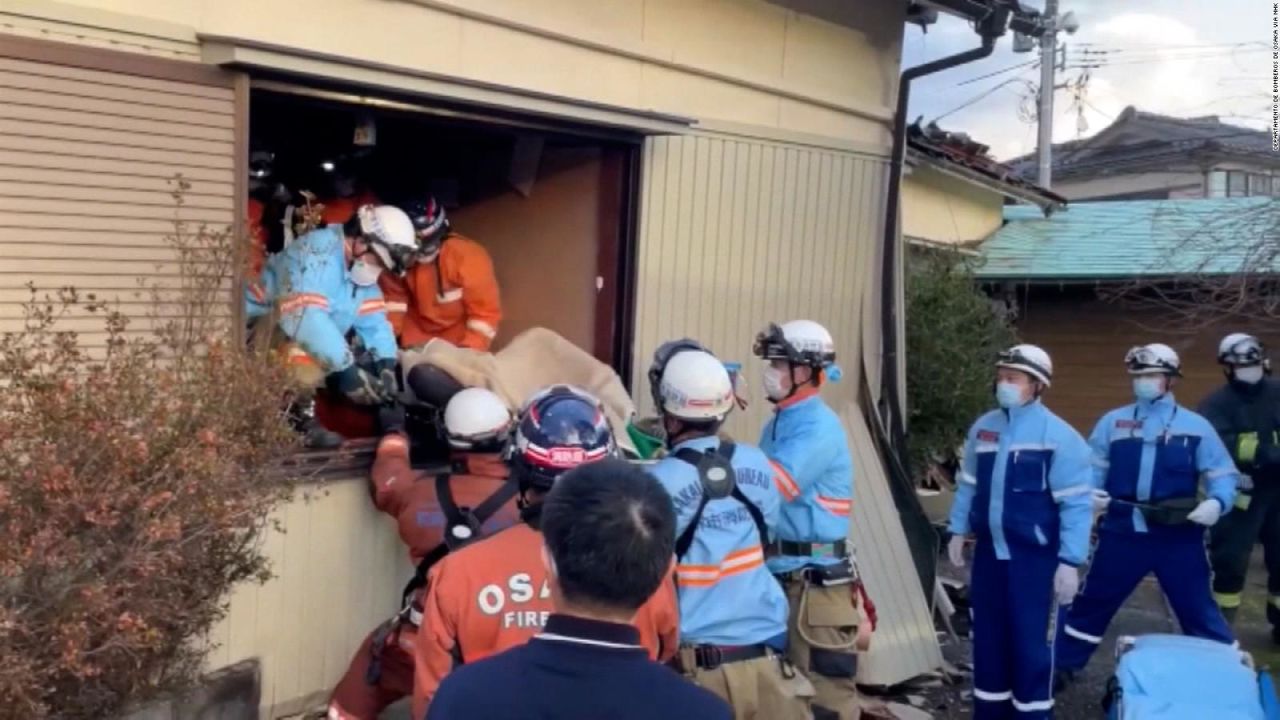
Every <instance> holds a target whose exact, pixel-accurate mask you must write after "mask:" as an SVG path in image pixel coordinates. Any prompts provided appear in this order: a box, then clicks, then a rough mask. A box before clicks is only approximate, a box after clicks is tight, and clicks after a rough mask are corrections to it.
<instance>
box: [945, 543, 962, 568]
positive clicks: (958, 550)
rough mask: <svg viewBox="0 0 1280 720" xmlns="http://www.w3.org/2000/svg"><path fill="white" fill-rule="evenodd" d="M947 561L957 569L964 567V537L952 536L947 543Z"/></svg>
mask: <svg viewBox="0 0 1280 720" xmlns="http://www.w3.org/2000/svg"><path fill="white" fill-rule="evenodd" d="M947 559H948V560H950V561H951V564H952V565H955V566H956V567H958V568H962V567H964V536H963V535H952V536H951V542H949V543H947Z"/></svg>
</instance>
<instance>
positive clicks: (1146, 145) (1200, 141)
mask: <svg viewBox="0 0 1280 720" xmlns="http://www.w3.org/2000/svg"><path fill="white" fill-rule="evenodd" d="M1191 153H1216V154H1221V155H1239V156H1247V157H1249V158H1250V159H1251V160H1254V161H1257V162H1260V163H1261V162H1268V161H1270V162H1275V161H1276V158H1275V157H1274V156H1273V155H1272V154H1271V135H1270V134H1269V133H1267V132H1264V131H1261V130H1254V129H1252V128H1247V127H1241V126H1239V125H1231V124H1229V123H1224V122H1222V120H1220V119H1219V118H1218V116H1217V115H1203V116H1200V117H1190V118H1178V117H1173V116H1170V115H1161V114H1159V113H1153V112H1146V111H1143V110H1138V109H1137V108H1135V107H1133V106H1132V105H1130V106H1129V107H1127V108H1125V109H1124V111H1123V112H1121V113H1120V115H1119V117H1117V118H1116V119H1115V122H1113V123H1111V124H1110V125H1108V126H1107V127H1105V128H1103V129H1102V130H1101V131H1099V132H1098V133H1097V134H1095V135H1093V136H1091V137H1087V138H1083V139H1080V140H1072V141H1069V142H1064V143H1057V144H1055V145H1054V146H1053V174H1054V178H1055V179H1057V178H1060V177H1070V176H1072V175H1083V174H1089V173H1094V172H1101V171H1103V170H1104V169H1118V168H1120V167H1121V166H1123V165H1128V164H1143V163H1148V162H1155V161H1160V160H1164V159H1166V158H1168V157H1171V156H1183V157H1185V156H1186V155H1188V154H1191ZM1008 164H1009V166H1010V167H1011V168H1013V170H1014V172H1015V173H1017V174H1018V175H1020V176H1022V177H1033V176H1034V175H1035V172H1036V167H1037V166H1036V155H1035V153H1030V154H1027V155H1022V156H1020V157H1016V158H1013V159H1012V160H1009V161H1008Z"/></svg>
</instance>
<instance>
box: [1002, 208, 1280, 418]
mask: <svg viewBox="0 0 1280 720" xmlns="http://www.w3.org/2000/svg"><path fill="white" fill-rule="evenodd" d="M1005 217H1006V219H1007V223H1006V224H1005V226H1004V227H1003V228H1002V229H1000V230H999V231H997V232H996V233H995V235H993V236H992V237H991V239H990V240H988V241H987V242H985V243H983V245H982V246H981V248H980V252H981V255H982V262H981V263H980V265H979V266H978V269H977V275H978V277H979V279H980V280H981V281H982V282H983V283H984V284H985V285H987V286H988V289H989V291H990V292H991V293H992V294H993V295H994V296H995V297H997V298H1002V299H1003V300H1004V301H1005V302H1007V303H1008V304H1009V305H1010V306H1011V309H1012V311H1013V315H1014V318H1015V322H1016V324H1017V329H1018V333H1019V334H1020V335H1021V337H1022V338H1023V339H1024V340H1026V341H1027V342H1032V343H1036V344H1038V345H1042V346H1044V347H1045V349H1046V350H1048V351H1049V353H1050V354H1051V355H1052V356H1053V361H1054V378H1053V388H1052V389H1051V390H1050V391H1049V395H1048V403H1049V404H1050V405H1051V406H1052V407H1053V409H1054V410H1055V411H1056V412H1058V413H1060V414H1061V415H1062V416H1063V417H1064V418H1065V419H1066V420H1067V421H1068V422H1070V423H1071V424H1072V425H1074V426H1075V427H1076V429H1078V430H1080V431H1081V432H1082V433H1088V432H1090V431H1091V430H1092V429H1093V424H1094V423H1095V422H1097V420H1098V419H1099V418H1100V417H1101V416H1102V414H1103V413H1104V412H1106V411H1107V410H1109V409H1111V408H1114V407H1117V406H1119V405H1122V404H1124V403H1127V402H1131V401H1132V392H1131V389H1130V379H1129V377H1128V375H1127V374H1126V373H1125V368H1124V364H1123V363H1124V356H1125V353H1126V352H1127V351H1128V350H1129V348H1131V347H1133V346H1135V345H1141V344H1145V343H1150V342H1164V343H1167V344H1169V345H1170V346H1172V347H1173V348H1174V349H1175V350H1177V351H1178V353H1179V355H1180V356H1181V358H1182V363H1183V373H1184V375H1185V377H1184V378H1183V380H1182V381H1181V383H1180V386H1179V388H1178V389H1177V390H1176V394H1177V396H1178V399H1179V400H1180V401H1181V402H1182V403H1184V404H1186V405H1190V406H1195V405H1196V404H1197V403H1199V401H1200V400H1201V399H1202V398H1203V397H1204V396H1206V395H1207V394H1208V393H1209V392H1211V391H1212V390H1213V389H1214V388H1215V387H1217V386H1218V385H1219V383H1220V382H1221V381H1222V379H1223V376H1222V373H1221V371H1220V370H1219V367H1218V365H1217V362H1216V353H1217V346H1218V341H1219V340H1220V339H1221V338H1222V337H1223V336H1224V335H1226V334H1228V333H1230V332H1235V331H1243V332H1252V333H1254V334H1257V335H1259V336H1260V337H1262V339H1263V340H1264V342H1267V344H1268V345H1269V346H1270V347H1272V348H1280V336H1276V335H1272V334H1268V333H1267V332H1266V330H1267V328H1266V326H1263V325H1262V324H1260V323H1257V322H1241V323H1239V324H1237V323H1233V322H1213V323H1210V324H1208V326H1207V327H1205V326H1204V323H1200V327H1194V328H1191V329H1187V326H1186V325H1184V324H1183V323H1182V320H1183V319H1184V318H1183V317H1182V316H1181V313H1180V312H1175V311H1174V310H1173V309H1172V308H1171V307H1169V306H1168V305H1167V304H1165V301H1162V300H1160V299H1158V298H1159V296H1158V295H1157V293H1159V292H1162V291H1163V292H1166V293H1167V292H1176V291H1177V290H1178V288H1179V283H1180V282H1181V283H1182V287H1183V288H1185V287H1186V284H1187V283H1189V282H1193V281H1194V282H1202V283H1203V282H1213V281H1214V279H1221V278H1231V277H1236V276H1237V275H1238V273H1239V272H1240V271H1241V268H1242V267H1243V266H1245V265H1247V264H1249V263H1251V262H1252V261H1251V260H1250V259H1249V256H1248V252H1249V250H1250V247H1249V245H1251V244H1261V243H1263V242H1264V241H1265V238H1267V237H1275V235H1274V232H1275V228H1277V227H1280V201H1277V200H1272V199H1270V198H1239V199H1211V200H1164V201H1113V202H1073V203H1072V204H1071V206H1070V207H1069V208H1068V209H1067V210H1066V211H1064V212H1061V213H1056V214H1054V215H1053V216H1052V217H1049V218H1047V219H1046V218H1044V217H1042V216H1041V215H1040V214H1039V213H1038V212H1036V211H1035V210H1034V209H1033V208H1025V207H1011V208H1006V211H1005ZM1268 232H1269V233H1270V235H1264V234H1263V233H1268ZM1241 238H1257V242H1256V243H1249V242H1241V240H1240V239H1241ZM1272 260H1274V258H1272ZM1270 327H1271V328H1274V324H1272V325H1271V326H1270Z"/></svg>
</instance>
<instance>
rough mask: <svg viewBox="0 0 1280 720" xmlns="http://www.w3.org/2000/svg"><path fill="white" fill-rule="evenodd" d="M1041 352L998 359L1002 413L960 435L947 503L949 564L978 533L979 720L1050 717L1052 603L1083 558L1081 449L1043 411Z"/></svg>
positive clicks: (1088, 514)
mask: <svg viewBox="0 0 1280 720" xmlns="http://www.w3.org/2000/svg"><path fill="white" fill-rule="evenodd" d="M1052 380H1053V362H1052V361H1051V360H1050V358H1049V354H1048V353H1046V352H1045V351H1044V350H1042V349H1040V348H1039V347H1036V346H1035V345H1016V346H1014V347H1012V348H1009V349H1008V350H1006V351H1004V352H1002V353H1000V355H999V357H998V359H997V360H996V383H995V400H996V403H997V404H998V405H999V406H1000V407H999V409H997V410H993V411H991V412H988V413H986V414H985V415H983V416H982V417H980V418H978V420H977V422H975V423H974V424H973V427H971V428H970V429H969V433H968V436H967V437H966V439H965V446H964V457H963V464H962V466H961V470H960V474H959V483H958V484H957V486H956V495H955V501H954V504H953V505H952V506H951V518H950V530H951V541H950V543H949V544H948V547H947V552H948V556H949V558H950V560H951V563H952V564H953V565H955V566H956V567H963V566H964V543H965V536H966V535H968V534H969V533H973V534H974V535H976V536H977V546H976V548H975V551H974V560H973V575H972V580H971V582H970V584H969V587H970V590H969V593H970V598H971V605H972V608H973V706H974V715H973V716H974V718H975V719H976V720H984V719H994V718H1009V717H1017V718H1020V719H1022V718H1025V719H1027V720H1030V719H1031V718H1049V717H1052V712H1053V694H1052V684H1053V641H1054V637H1055V635H1056V633H1057V626H1058V616H1059V614H1060V613H1059V606H1062V605H1067V604H1069V603H1070V602H1071V600H1072V598H1073V597H1074V596H1075V594H1076V590H1077V589H1078V588H1079V583H1080V577H1079V570H1077V568H1078V567H1079V566H1080V564H1081V563H1083V562H1084V561H1085V558H1086V557H1087V555H1088V552H1089V530H1090V527H1091V525H1092V524H1093V514H1092V511H1091V508H1090V506H1091V502H1090V491H1091V489H1092V485H1091V484H1090V470H1089V458H1090V454H1089V447H1088V445H1086V444H1085V441H1084V438H1082V437H1080V433H1078V432H1076V431H1075V430H1074V429H1072V427H1071V426H1070V425H1068V424H1067V423H1066V422H1065V421H1063V420H1062V419H1061V418H1059V417H1058V416H1057V415H1055V414H1053V413H1052V412H1050V411H1049V409H1048V408H1047V407H1045V406H1044V403H1043V402H1042V401H1041V395H1042V394H1043V393H1044V391H1045V390H1046V389H1048V387H1049V385H1050V383H1051V382H1052Z"/></svg>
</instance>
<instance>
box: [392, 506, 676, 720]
mask: <svg viewBox="0 0 1280 720" xmlns="http://www.w3.org/2000/svg"><path fill="white" fill-rule="evenodd" d="M553 610H554V608H553V606H552V603H551V592H550V590H549V588H548V585H547V569H546V566H545V565H544V564H543V560H542V533H540V532H538V531H537V530H534V529H533V528H532V527H530V526H529V525H528V524H525V523H520V524H518V525H514V526H512V527H511V528H508V529H506V530H503V531H502V532H500V533H498V534H497V535H494V536H493V537H490V538H487V539H485V540H482V541H480V542H478V543H476V544H475V545H469V546H467V547H465V548H463V549H461V550H459V551H458V552H455V553H452V554H450V555H448V556H447V557H445V559H443V560H441V561H440V562H439V563H437V564H436V566H435V567H433V568H432V569H431V574H430V575H429V576H428V580H427V596H426V598H425V600H424V601H423V611H422V615H423V621H422V632H421V633H420V634H419V636H418V642H417V645H416V647H415V649H414V681H413V717H414V718H421V717H425V715H426V711H427V705H429V704H430V702H431V698H432V696H434V695H435V692H436V688H437V687H439V686H440V682H441V681H442V680H443V679H444V676H445V675H447V674H448V673H449V671H450V670H452V669H453V667H454V665H456V664H459V663H471V662H476V661H477V660H482V659H484V658H486V657H489V656H490V655H494V654H497V653H500V652H502V651H504V650H508V649H510V648H513V647H516V646H517V645H523V644H524V643H526V642H528V640H529V639H530V638H532V637H533V636H534V635H537V634H538V633H539V632H541V631H542V625H543V623H545V622H546V620H547V616H548V615H550V614H551V613H552V612H553ZM632 624H633V625H635V626H636V628H637V629H638V630H639V631H640V643H641V644H642V645H644V647H645V648H647V649H648V650H649V657H651V658H653V659H655V660H658V661H660V662H665V661H667V660H669V659H670V658H671V657H672V656H674V655H675V653H676V650H677V649H678V646H679V640H680V637H679V625H680V621H679V615H678V610H677V605H676V588H675V583H674V582H673V580H672V578H670V577H668V578H667V580H666V581H665V582H663V584H662V586H661V587H659V588H658V591H657V592H655V593H654V594H653V597H651V598H649V600H648V601H647V602H646V603H645V604H644V606H642V607H641V608H640V610H639V611H638V612H637V613H636V617H635V619H634V620H632Z"/></svg>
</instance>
